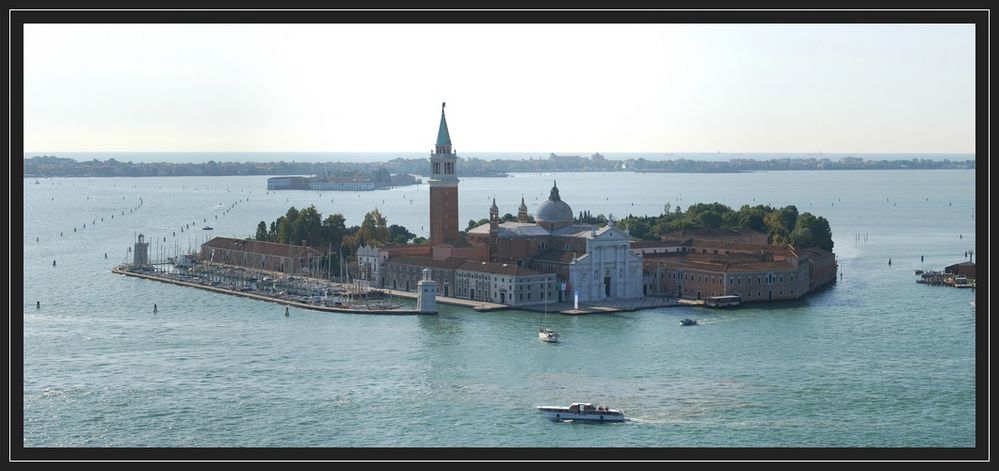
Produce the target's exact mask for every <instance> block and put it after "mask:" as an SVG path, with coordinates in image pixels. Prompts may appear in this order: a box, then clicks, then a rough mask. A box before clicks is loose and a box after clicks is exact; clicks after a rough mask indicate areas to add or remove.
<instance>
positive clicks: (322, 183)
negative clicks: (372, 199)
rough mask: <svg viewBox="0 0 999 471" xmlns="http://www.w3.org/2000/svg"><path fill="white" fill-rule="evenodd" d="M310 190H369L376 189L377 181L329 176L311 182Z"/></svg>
mask: <svg viewBox="0 0 999 471" xmlns="http://www.w3.org/2000/svg"><path fill="white" fill-rule="evenodd" d="M309 189H310V190H332V191H369V190H374V189H375V182H374V181H373V180H370V179H365V178H347V177H344V178H329V179H326V180H313V181H311V182H309Z"/></svg>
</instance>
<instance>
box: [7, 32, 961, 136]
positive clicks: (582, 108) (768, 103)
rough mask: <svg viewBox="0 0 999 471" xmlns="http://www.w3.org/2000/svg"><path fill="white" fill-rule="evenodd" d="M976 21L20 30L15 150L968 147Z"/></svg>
mask: <svg viewBox="0 0 999 471" xmlns="http://www.w3.org/2000/svg"><path fill="white" fill-rule="evenodd" d="M974 28H975V27H974V25H945V24H925V25H924V24H908V25H907V24H886V25H869V24H856V25H853V24H813V25H791V24H758V25H723V24H718V25H714V24H582V25H576V24H475V25H463V24H142V25H128V24H27V25H25V27H24V149H25V151H77V152H81V151H107V152H215V151H217V152H423V151H426V152H429V151H430V150H431V149H432V147H433V144H434V142H435V140H436V137H437V128H438V124H439V122H440V109H441V102H447V107H446V112H447V122H448V128H449V131H450V135H451V139H452V142H453V144H454V147H455V149H456V150H457V151H458V152H459V153H461V152H462V151H463V150H465V151H470V152H580V153H592V152H746V153H753V152H779V153H784V152H786V153H794V152H808V153H817V152H824V153H837V152H868V153H882V152H883V153H974V152H975V146H974V145H975V143H974V140H975V126H974V125H975V117H974V113H975V91H974V81H975V63H974V55H975V54H974V32H975V30H974Z"/></svg>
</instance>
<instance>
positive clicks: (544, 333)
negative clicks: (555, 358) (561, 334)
mask: <svg viewBox="0 0 999 471" xmlns="http://www.w3.org/2000/svg"><path fill="white" fill-rule="evenodd" d="M546 317H548V288H547V287H545V312H544V314H542V315H541V327H540V328H538V339H539V340H541V341H542V342H549V343H557V342H558V332H555V331H554V330H552V329H549V328H548V327H545V318H546Z"/></svg>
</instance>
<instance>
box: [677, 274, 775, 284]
mask: <svg viewBox="0 0 999 471" xmlns="http://www.w3.org/2000/svg"><path fill="white" fill-rule="evenodd" d="M789 277H790V281H791V282H792V283H793V282H794V275H789ZM670 278H671V279H674V280H676V279H680V280H688V281H694V275H685V274H684V273H683V272H677V273H671V274H670ZM715 280H716V278H715V277H713V276H712V277H708V276H703V275H697V281H699V282H702V283H704V282H707V283H715ZM777 280H780V281H779V282H780V283H783V282H784V275H780V276H774V275H767V277H766V282H767V283H774V282H775V281H777ZM752 281H753V277H752V276H747V277H746V283H747V284H749V283H752ZM756 282H757V283H763V277H762V276H757V277H756ZM717 283H718V284H722V278H721V277H717ZM728 284H729V285H733V284H739V285H741V284H742V277H741V276H732V277H729V279H728Z"/></svg>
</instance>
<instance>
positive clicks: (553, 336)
mask: <svg viewBox="0 0 999 471" xmlns="http://www.w3.org/2000/svg"><path fill="white" fill-rule="evenodd" d="M538 339H540V340H541V341H542V342H552V343H555V342H558V332H555V331H554V330H551V329H549V328H546V327H542V328H541V330H539V331H538Z"/></svg>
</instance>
